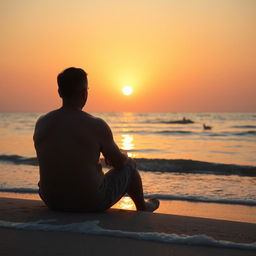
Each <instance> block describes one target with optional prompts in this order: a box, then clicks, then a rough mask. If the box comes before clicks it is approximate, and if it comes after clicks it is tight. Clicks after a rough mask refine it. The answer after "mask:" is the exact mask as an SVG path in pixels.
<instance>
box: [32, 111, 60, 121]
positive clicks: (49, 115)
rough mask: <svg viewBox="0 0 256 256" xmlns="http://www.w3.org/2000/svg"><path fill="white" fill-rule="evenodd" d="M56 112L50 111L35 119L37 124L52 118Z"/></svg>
mask: <svg viewBox="0 0 256 256" xmlns="http://www.w3.org/2000/svg"><path fill="white" fill-rule="evenodd" d="M57 112H58V110H53V111H50V112H48V113H46V114H44V115H41V116H40V117H39V118H38V119H37V122H42V121H44V120H47V119H49V118H52V117H54V116H55V115H56V113H57Z"/></svg>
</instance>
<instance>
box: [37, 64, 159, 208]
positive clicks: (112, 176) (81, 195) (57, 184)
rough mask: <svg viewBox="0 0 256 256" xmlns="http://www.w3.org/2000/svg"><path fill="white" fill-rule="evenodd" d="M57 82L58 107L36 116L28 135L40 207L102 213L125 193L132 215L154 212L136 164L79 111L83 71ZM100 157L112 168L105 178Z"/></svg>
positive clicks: (154, 205)
mask: <svg viewBox="0 0 256 256" xmlns="http://www.w3.org/2000/svg"><path fill="white" fill-rule="evenodd" d="M57 82H58V92H59V95H60V97H61V98H62V107H61V108H60V109H57V110H54V111H52V112H50V113H48V114H46V115H44V116H42V117H40V118H39V120H38V121H37V123H36V127H35V132H34V144H35V148H36V152H37V157H38V161H39V167H40V182H39V194H40V196H41V198H42V200H43V201H44V202H45V204H46V205H47V206H48V207H49V208H51V209H54V210H65V211H85V212H87V211H88V212H89V211H104V210H106V209H108V208H110V207H111V206H112V205H114V204H115V203H116V202H117V201H118V200H120V199H121V197H122V196H123V195H124V194H126V193H127V194H128V195H129V196H130V197H131V198H132V200H133V201H134V203H135V205H136V208H137V210H141V211H150V212H153V211H154V210H156V209H157V208H158V207H159V201H158V200H157V199H150V200H148V201H145V200H144V196H143V188H142V182H141V178H140V175H139V173H138V171H137V170H136V164H135V162H134V160H132V159H131V158H128V157H127V156H126V155H125V154H123V153H122V152H121V150H120V149H119V148H118V146H117V145H116V144H115V142H114V140H113V135H112V132H111V130H110V128H109V126H108V125H107V124H106V123H105V122H104V121H103V120H102V119H100V118H96V117H94V116H92V115H90V114H88V113H86V112H83V111H82V108H83V107H84V105H85V103H86V100H87V96H88V82H87V74H86V73H85V72H84V70H82V69H80V68H73V67H72V68H68V69H66V70H64V71H63V72H62V73H60V74H59V75H58V78H57ZM100 153H102V154H103V156H104V157H105V160H106V162H108V163H109V164H110V165H111V166H113V169H112V170H110V171H109V172H108V173H107V174H105V175H104V173H103V172H102V166H101V164H100V162H99V158H100Z"/></svg>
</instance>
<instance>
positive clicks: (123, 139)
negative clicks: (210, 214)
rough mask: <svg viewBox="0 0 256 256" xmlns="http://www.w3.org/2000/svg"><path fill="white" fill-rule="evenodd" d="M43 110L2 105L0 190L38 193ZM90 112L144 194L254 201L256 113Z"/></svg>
mask: <svg viewBox="0 0 256 256" xmlns="http://www.w3.org/2000/svg"><path fill="white" fill-rule="evenodd" d="M42 114H43V113H0V192H16V193H32V194H35V193H37V182H38V179H39V174H38V164H37V159H36V157H35V150H34V146H33V140H32V136H33V130H34V125H35V122H36V120H37V119H38V117H39V116H40V115H42ZM92 114H94V115H95V116H98V117H101V118H103V119H104V120H105V121H106V122H107V123H108V124H109V126H110V128H111V129H112V132H113V136H114V139H115V141H116V143H117V144H118V145H119V147H120V148H122V149H124V150H126V151H127V153H128V155H129V156H130V157H133V158H135V159H136V161H137V165H138V168H139V170H140V173H141V176H142V180H143V184H144V191H145V195H146V196H152V195H155V196H157V197H159V198H162V199H165V200H189V201H199V202H215V203H228V204H241V205H250V206H251V207H256V157H255V156H256V113H92ZM188 120H189V121H192V122H189V121H188ZM204 123H205V124H206V125H207V126H211V127H212V128H211V129H208V130H205V129H204V128H203V124H204ZM104 171H107V169H104Z"/></svg>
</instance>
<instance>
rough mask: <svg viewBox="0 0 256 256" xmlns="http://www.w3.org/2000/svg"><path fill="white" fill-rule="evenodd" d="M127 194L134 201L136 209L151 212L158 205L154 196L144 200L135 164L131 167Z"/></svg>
mask: <svg viewBox="0 0 256 256" xmlns="http://www.w3.org/2000/svg"><path fill="white" fill-rule="evenodd" d="M127 194H128V195H129V196H130V197H131V199H132V200H133V202H134V203H135V205H136V208H137V210H138V211H148V212H153V211H155V210H156V209H157V208H158V207H159V200H158V199H156V198H152V199H149V200H147V201H145V199H144V194H143V186H142V181H141V177H140V174H139V172H138V170H137V169H136V167H135V166H134V167H133V169H132V176H131V179H130V183H129V185H128V188H127Z"/></svg>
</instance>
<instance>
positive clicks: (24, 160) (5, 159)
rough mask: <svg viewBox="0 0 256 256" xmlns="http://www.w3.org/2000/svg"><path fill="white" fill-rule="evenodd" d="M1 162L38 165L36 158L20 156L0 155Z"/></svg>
mask: <svg viewBox="0 0 256 256" xmlns="http://www.w3.org/2000/svg"><path fill="white" fill-rule="evenodd" d="M0 161H1V162H10V163H13V164H25V165H38V160H37V158H36V157H31V158H27V157H23V156H19V155H0Z"/></svg>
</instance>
